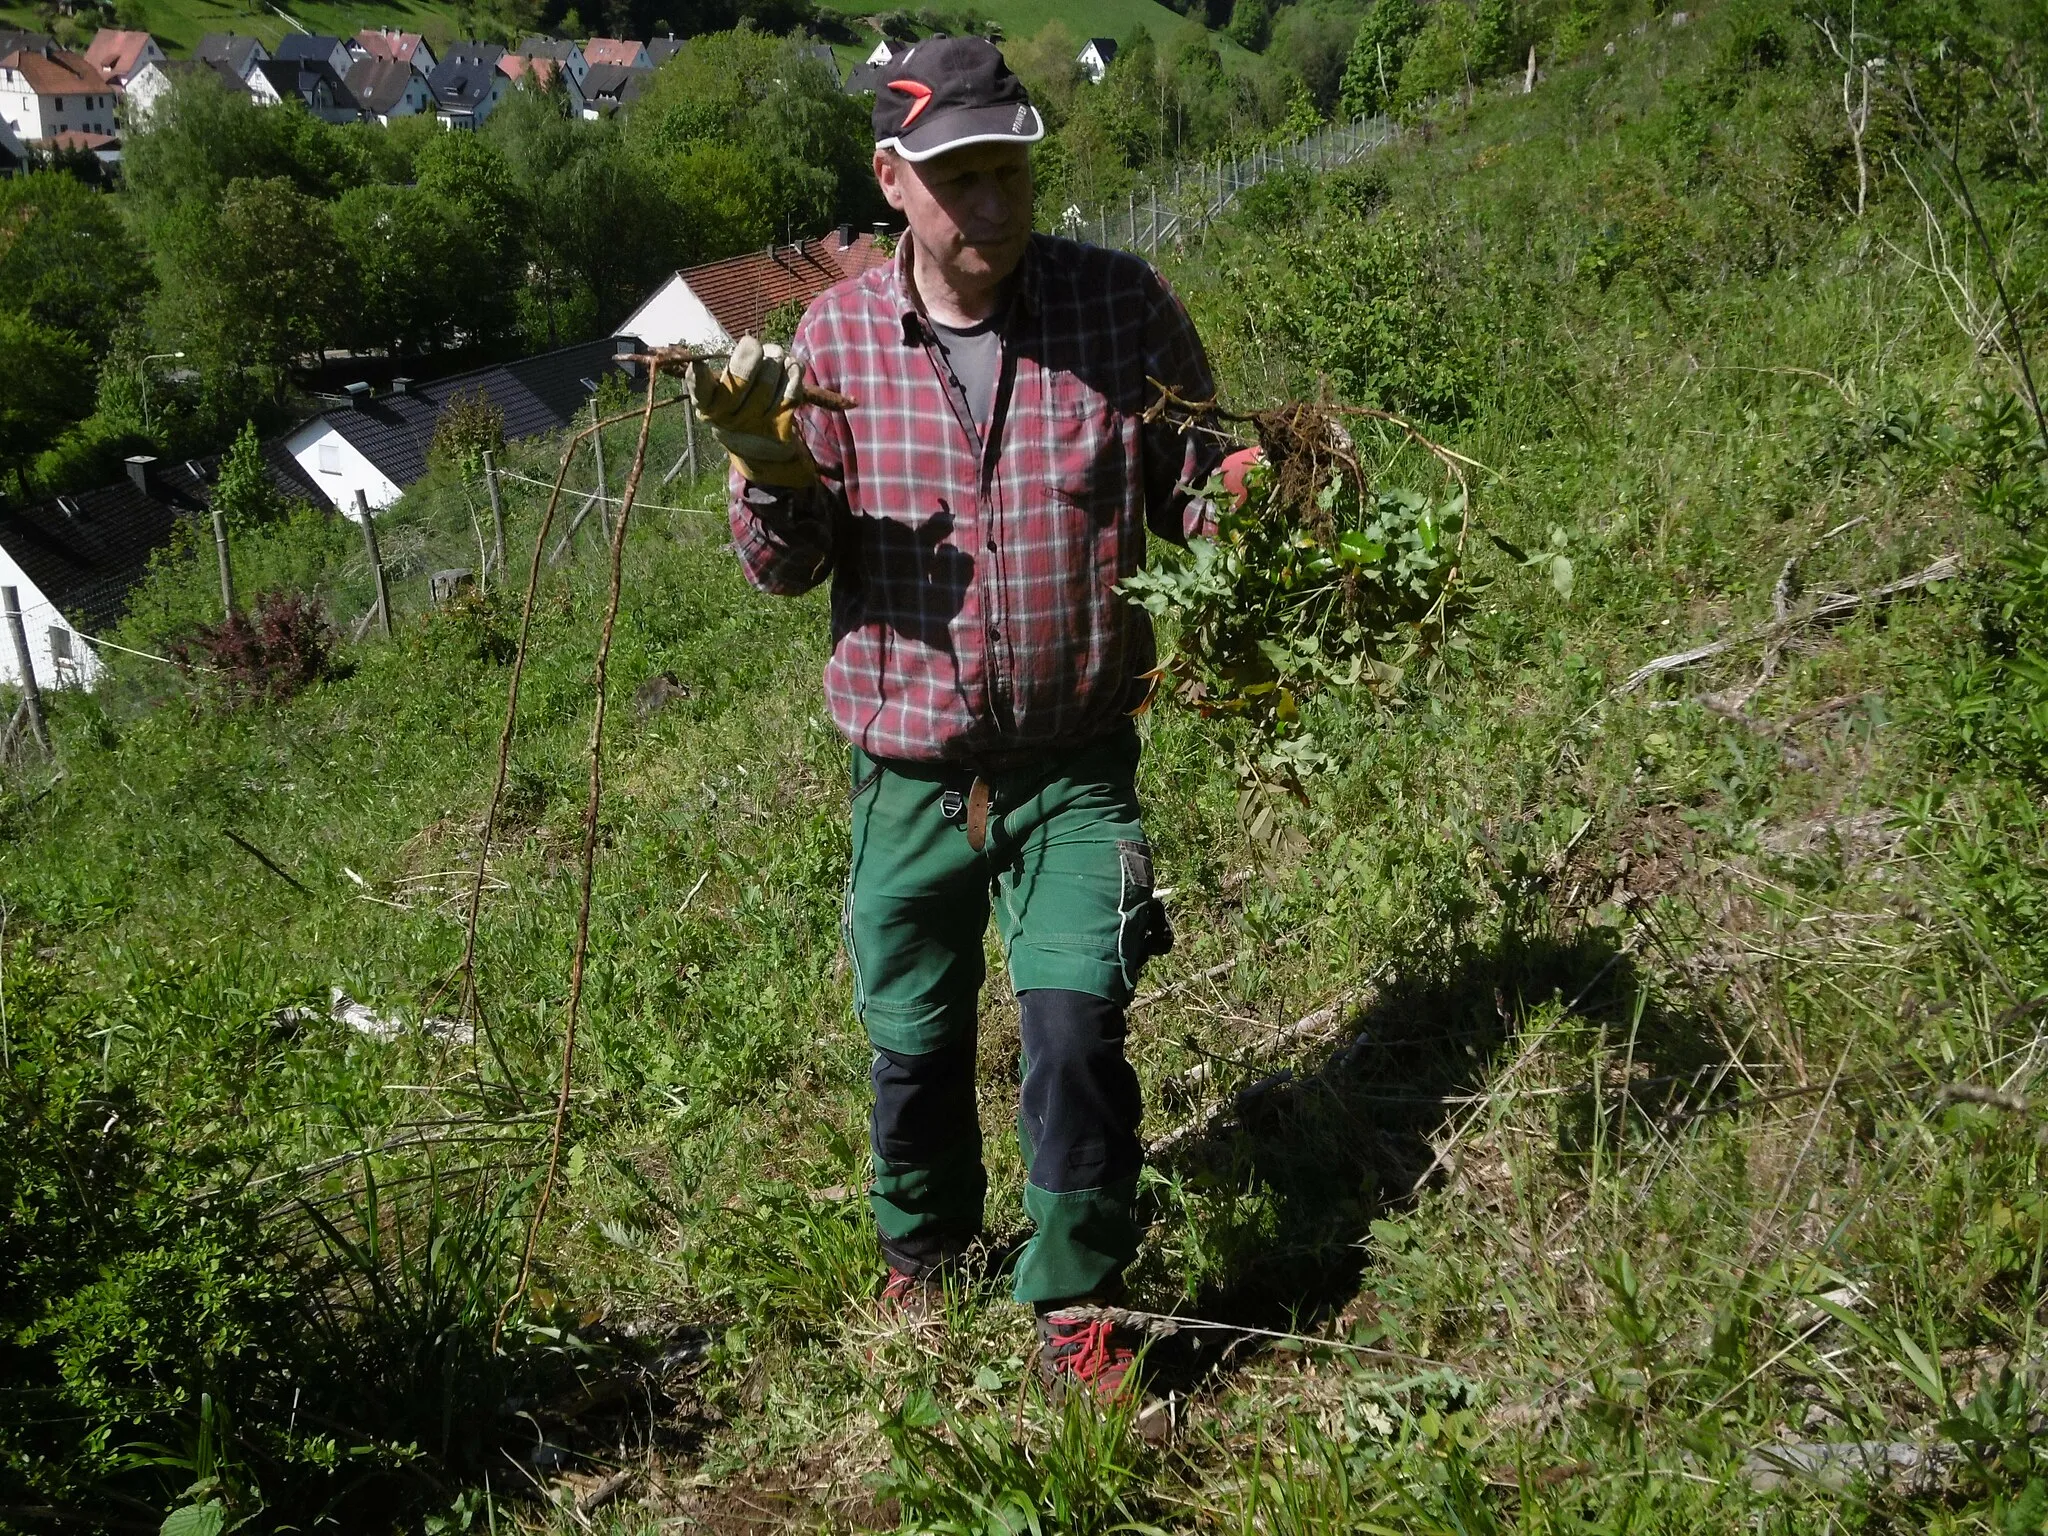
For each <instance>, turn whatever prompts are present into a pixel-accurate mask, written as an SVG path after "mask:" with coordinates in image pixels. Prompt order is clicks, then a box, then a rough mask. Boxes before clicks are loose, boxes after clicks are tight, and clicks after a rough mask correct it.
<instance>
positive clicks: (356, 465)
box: [285, 417, 401, 518]
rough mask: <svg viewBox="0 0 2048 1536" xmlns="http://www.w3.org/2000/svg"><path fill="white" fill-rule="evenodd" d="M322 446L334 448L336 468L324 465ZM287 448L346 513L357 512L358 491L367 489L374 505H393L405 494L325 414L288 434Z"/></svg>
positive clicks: (368, 499) (309, 477)
mask: <svg viewBox="0 0 2048 1536" xmlns="http://www.w3.org/2000/svg"><path fill="white" fill-rule="evenodd" d="M322 448H332V449H333V450H334V455H333V458H332V459H331V460H330V461H329V462H331V463H332V464H334V465H335V466H336V467H335V468H334V469H333V470H323V469H322V468H321V467H320V462H321V454H320V450H321V449H322ZM285 451H286V452H288V453H289V454H291V456H292V457H293V458H294V459H296V460H298V463H299V468H301V469H303V470H304V471H305V472H306V478H307V479H309V480H311V481H312V482H313V483H314V484H315V485H317V486H319V487H320V491H321V494H322V495H324V496H325V497H326V498H327V499H328V500H329V501H331V502H333V503H334V509H335V510H336V511H337V512H339V513H341V514H342V516H344V517H348V518H353V517H354V516H355V515H356V492H357V491H361V492H362V493H363V498H364V500H366V501H368V502H369V504H370V506H371V507H372V508H373V509H381V508H384V507H388V506H390V505H391V503H393V502H394V501H396V500H398V498H399V496H400V494H401V488H400V487H399V486H396V485H394V484H392V483H391V481H390V480H389V479H387V478H386V477H385V474H384V472H383V471H382V470H381V469H379V468H377V466H376V465H374V464H372V463H371V462H370V461H369V460H368V459H366V458H364V457H363V455H362V454H361V453H360V452H359V451H358V450H357V448H356V446H355V444H354V443H351V442H350V441H349V440H348V439H347V438H345V437H343V436H342V435H341V434H340V433H339V432H337V431H335V430H334V428H333V427H331V426H329V425H328V424H327V420H326V418H325V417H315V418H314V419H313V420H312V421H309V422H307V423H306V424H305V425H304V426H303V427H301V428H299V430H298V431H296V432H294V433H293V434H292V435H291V436H290V437H288V438H286V439H285Z"/></svg>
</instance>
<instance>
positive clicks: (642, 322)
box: [618, 224, 889, 352]
mask: <svg viewBox="0 0 2048 1536" xmlns="http://www.w3.org/2000/svg"><path fill="white" fill-rule="evenodd" d="M888 260H889V247H888V246H887V245H886V244H885V243H884V242H883V241H882V239H881V238H880V237H879V236H878V235H874V234H862V235H856V234H855V233H854V232H853V226H852V225H851V224H842V225H840V226H839V228H838V230H837V231H836V232H835V233H833V234H831V235H827V236H825V237H824V238H822V239H817V240H805V241H802V242H801V243H799V244H796V245H779V246H771V247H769V249H768V250H766V251H754V252H752V253H750V254H748V255H745V256H733V257H729V258H728V259H726V260H724V261H713V262H707V263H706V264H705V265H703V266H701V267H687V268H685V269H684V270H682V271H680V272H678V273H676V274H675V276H673V277H671V278H670V279H669V280H668V281H667V282H665V283H663V284H662V285H661V286H660V287H659V288H657V289H656V290H655V291H654V293H653V295H652V296H650V297H649V298H648V299H647V301H646V302H645V303H643V304H642V305H641V306H640V307H639V308H638V309H636V310H634V311H633V313H632V314H631V315H630V316H628V317H627V320H626V322H625V324H623V325H621V326H620V327H619V330H618V334H619V335H621V336H632V337H637V338H638V339H639V340H641V341H642V342H644V343H646V345H648V346H650V347H678V346H682V347H702V348H705V349H706V350H709V351H714V352H716V351H724V350H725V349H727V348H729V347H730V346H732V344H733V343H734V342H735V341H737V340H738V339H739V338H740V337H742V336H746V335H759V334H760V333H761V330H762V327H763V324H764V322H766V321H767V319H768V317H769V316H771V315H773V314H775V313H776V312H777V311H778V310H779V311H782V312H784V313H786V314H787V313H790V312H793V311H796V312H800V311H801V310H802V309H803V308H804V307H805V306H806V305H808V304H809V303H810V302H811V300H813V299H815V298H816V297H817V296H818V295H819V294H821V293H823V292H824V291H825V290H826V289H827V288H830V287H831V286H832V285H833V284H834V283H837V282H840V281H842V280H844V279H846V278H849V277H858V276H859V275H860V274H861V273H863V272H866V271H868V270H870V269H871V268H874V267H879V266H881V265H882V264H883V263H885V262H887V261H888Z"/></svg>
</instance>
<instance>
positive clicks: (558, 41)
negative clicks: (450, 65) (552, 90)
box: [458, 33, 576, 64]
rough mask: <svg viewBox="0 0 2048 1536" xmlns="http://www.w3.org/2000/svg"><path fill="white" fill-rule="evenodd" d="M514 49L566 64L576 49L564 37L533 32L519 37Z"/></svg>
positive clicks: (532, 56)
mask: <svg viewBox="0 0 2048 1536" xmlns="http://www.w3.org/2000/svg"><path fill="white" fill-rule="evenodd" d="M458 46H460V45H459V44H458ZM514 51H515V52H518V53H523V54H525V55H526V56H527V57H528V58H529V59H553V60H555V62H556V63H558V64H566V63H568V62H569V55H570V54H572V53H574V52H575V51H576V45H575V44H574V43H572V42H571V41H569V39H568V38H566V37H542V36H541V35H540V34H539V33H535V34H534V35H533V36H531V37H525V38H521V39H520V40H519V47H518V48H517V49H515V50H514Z"/></svg>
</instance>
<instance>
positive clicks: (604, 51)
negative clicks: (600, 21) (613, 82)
mask: <svg viewBox="0 0 2048 1536" xmlns="http://www.w3.org/2000/svg"><path fill="white" fill-rule="evenodd" d="M583 57H584V58H585V59H587V60H588V61H589V62H590V67H591V68H592V69H595V68H597V66H598V65H600V64H616V65H618V66H619V67H620V68H622V69H645V68H647V45H646V44H645V43H636V42H634V41H633V39H631V38H630V37H625V38H621V37H593V38H592V39H590V41H589V42H587V43H585V44H584V45H583Z"/></svg>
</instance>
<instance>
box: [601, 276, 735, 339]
mask: <svg viewBox="0 0 2048 1536" xmlns="http://www.w3.org/2000/svg"><path fill="white" fill-rule="evenodd" d="M612 334H613V335H614V336H637V337H639V338H640V340H641V342H642V344H643V345H646V346H649V347H729V346H731V345H732V343H733V338H732V337H730V336H728V335H726V334H725V327H724V326H722V325H720V324H719V323H718V321H717V320H716V319H715V318H714V317H713V316H712V313H711V311H710V310H708V309H706V308H705V307H704V301H703V300H702V299H700V298H698V297H697V295H696V294H694V293H692V292H691V291H690V285H689V284H688V283H686V282H684V281H683V276H682V274H681V273H680V272H678V273H677V274H676V275H675V276H673V277H671V278H670V279H669V280H668V281H667V282H665V283H663V284H662V285H661V286H660V287H659V288H657V289H655V291H654V296H653V297H652V298H650V299H649V300H648V301H647V302H646V303H645V304H642V305H641V306H640V307H639V308H638V309H636V310H634V311H633V313H632V314H631V315H629V316H627V317H626V323H625V324H623V325H621V326H620V327H619V328H618V329H617V330H616V331H614V332H612Z"/></svg>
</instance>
